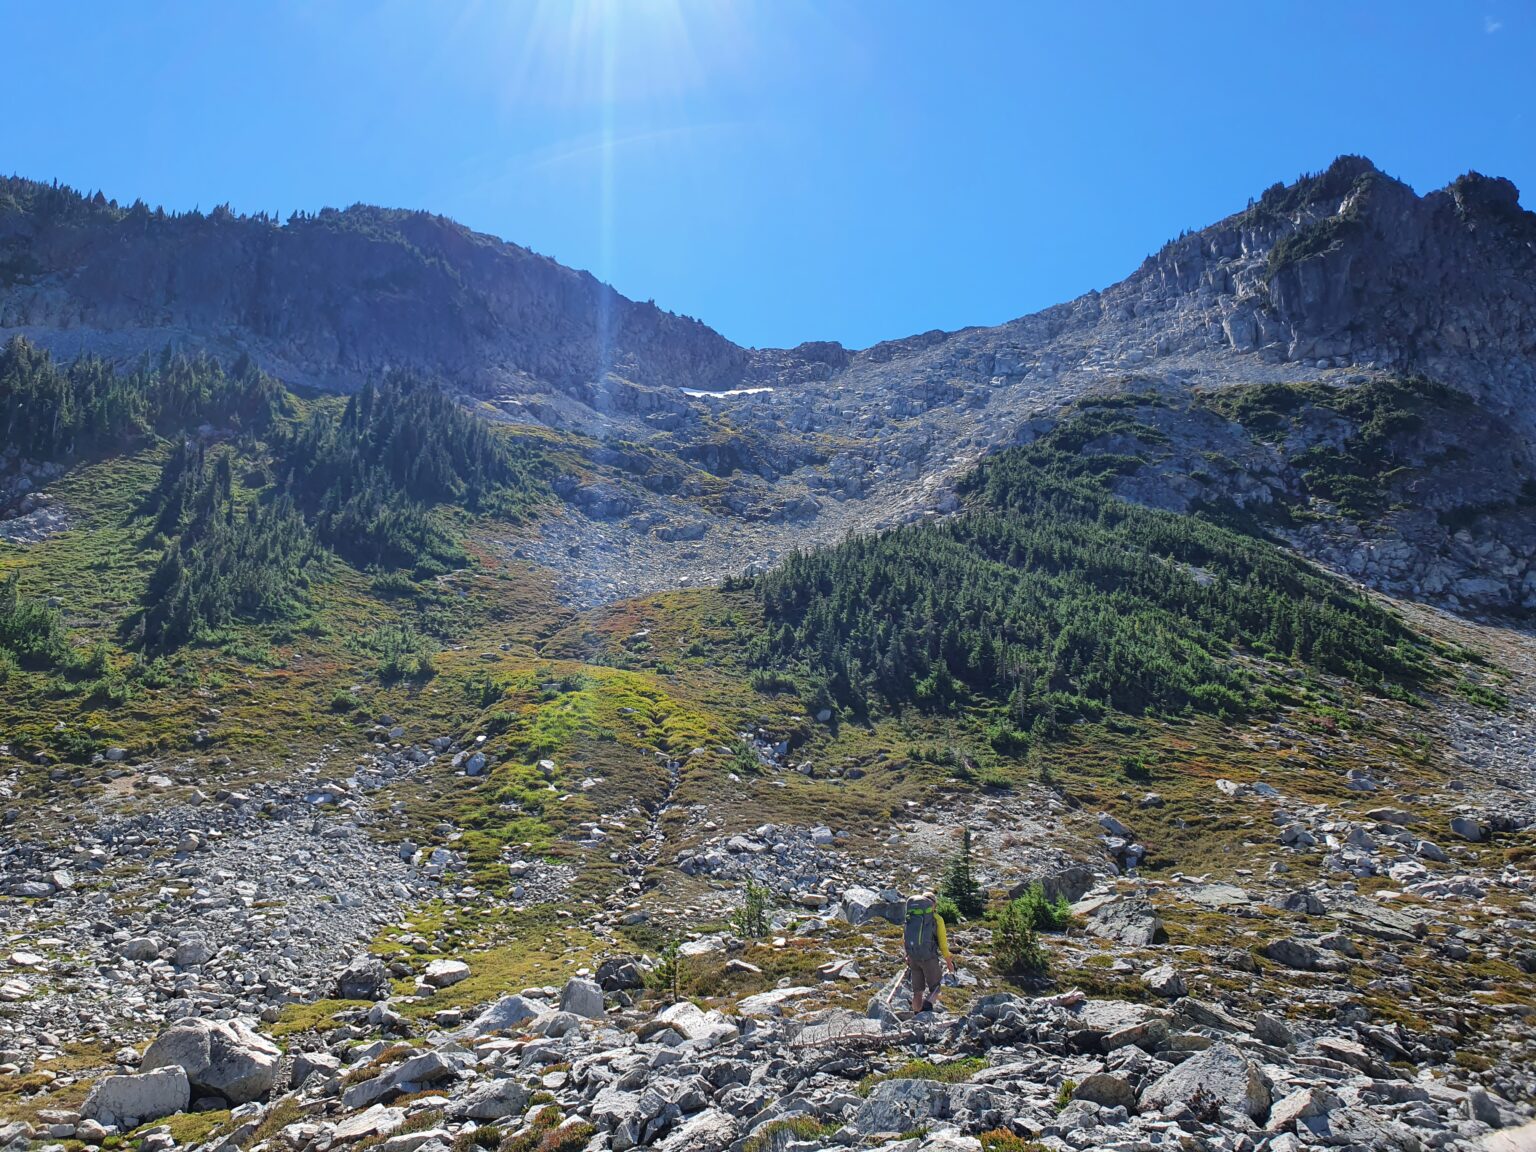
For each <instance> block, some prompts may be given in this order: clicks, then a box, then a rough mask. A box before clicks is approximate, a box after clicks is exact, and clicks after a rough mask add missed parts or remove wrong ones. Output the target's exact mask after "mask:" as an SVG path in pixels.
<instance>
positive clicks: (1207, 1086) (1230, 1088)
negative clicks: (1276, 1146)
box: [1139, 1043, 1270, 1120]
mask: <svg viewBox="0 0 1536 1152" xmlns="http://www.w3.org/2000/svg"><path fill="white" fill-rule="evenodd" d="M1203 1102H1210V1103H1214V1104H1216V1105H1218V1106H1219V1107H1221V1108H1222V1109H1224V1110H1228V1111H1234V1112H1241V1113H1243V1114H1244V1115H1246V1116H1248V1117H1250V1118H1251V1119H1254V1120H1260V1119H1262V1118H1263V1117H1264V1116H1266V1115H1267V1114H1268V1113H1269V1105H1270V1085H1269V1081H1268V1080H1267V1079H1266V1078H1265V1076H1264V1073H1263V1071H1261V1070H1260V1068H1259V1066H1258V1065H1257V1064H1255V1063H1254V1062H1253V1061H1252V1060H1250V1059H1248V1057H1247V1056H1244V1055H1243V1053H1242V1052H1241V1051H1239V1050H1238V1049H1237V1048H1235V1047H1234V1046H1232V1045H1231V1044H1227V1043H1219V1044H1213V1045H1211V1046H1210V1047H1209V1048H1207V1049H1206V1050H1205V1051H1204V1052H1197V1053H1195V1054H1194V1055H1193V1056H1191V1057H1190V1058H1189V1059H1187V1060H1185V1061H1184V1063H1182V1064H1179V1065H1178V1066H1176V1067H1175V1068H1174V1069H1173V1070H1172V1071H1170V1072H1166V1073H1164V1074H1163V1075H1162V1076H1159V1077H1158V1078H1157V1079H1156V1080H1154V1081H1153V1082H1152V1083H1151V1084H1150V1085H1148V1086H1147V1088H1146V1089H1145V1090H1144V1091H1143V1092H1142V1094H1141V1099H1140V1101H1139V1105H1140V1109H1141V1111H1143V1112H1153V1111H1160V1110H1162V1109H1164V1108H1168V1107H1169V1106H1171V1105H1174V1104H1192V1103H1203Z"/></svg>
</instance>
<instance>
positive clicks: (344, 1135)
mask: <svg viewBox="0 0 1536 1152" xmlns="http://www.w3.org/2000/svg"><path fill="white" fill-rule="evenodd" d="M404 1123H405V1110H404V1109H402V1108H386V1107H384V1105H382V1104H375V1105H374V1106H373V1107H372V1108H368V1109H366V1110H364V1111H362V1112H359V1113H357V1115H355V1116H348V1117H347V1118H346V1119H345V1120H343V1121H342V1122H341V1123H340V1124H338V1125H336V1128H335V1130H334V1131H332V1133H331V1143H332V1144H333V1145H335V1144H348V1143H351V1142H352V1141H353V1140H366V1139H367V1138H369V1137H370V1136H388V1135H390V1134H391V1133H392V1132H395V1131H397V1130H398V1129H399V1128H400V1126H401V1125H402V1124H404Z"/></svg>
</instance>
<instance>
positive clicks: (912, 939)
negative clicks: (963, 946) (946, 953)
mask: <svg viewBox="0 0 1536 1152" xmlns="http://www.w3.org/2000/svg"><path fill="white" fill-rule="evenodd" d="M901 944H902V947H903V948H904V949H905V950H906V953H907V959H908V960H913V961H916V962H918V963H922V962H924V961H928V960H937V959H938V958H939V929H938V925H936V924H935V923H934V922H933V902H932V901H930V900H921V899H918V900H908V901H907V922H906V925H905V927H904V928H903V930H902V934H901Z"/></svg>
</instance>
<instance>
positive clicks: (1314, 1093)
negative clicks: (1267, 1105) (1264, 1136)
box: [1264, 1088, 1340, 1132]
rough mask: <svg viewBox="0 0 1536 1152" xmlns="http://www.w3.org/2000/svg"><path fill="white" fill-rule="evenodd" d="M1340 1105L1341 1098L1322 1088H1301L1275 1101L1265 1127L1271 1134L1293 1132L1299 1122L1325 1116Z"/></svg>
mask: <svg viewBox="0 0 1536 1152" xmlns="http://www.w3.org/2000/svg"><path fill="white" fill-rule="evenodd" d="M1339 1105H1340V1101H1339V1098H1338V1097H1337V1096H1335V1095H1334V1094H1333V1093H1331V1092H1328V1091H1326V1090H1324V1089H1322V1088H1300V1089H1297V1090H1296V1091H1295V1092H1292V1093H1290V1095H1288V1096H1284V1097H1282V1098H1281V1099H1279V1100H1276V1101H1275V1103H1274V1106H1273V1107H1272V1108H1271V1109H1270V1110H1269V1121H1268V1123H1266V1124H1265V1125H1264V1127H1265V1130H1266V1131H1269V1132H1293V1131H1295V1129H1296V1122H1297V1121H1298V1120H1310V1119H1311V1118H1312V1117H1314V1116H1324V1115H1326V1114H1327V1113H1329V1112H1331V1111H1333V1109H1335V1108H1337V1107H1339Z"/></svg>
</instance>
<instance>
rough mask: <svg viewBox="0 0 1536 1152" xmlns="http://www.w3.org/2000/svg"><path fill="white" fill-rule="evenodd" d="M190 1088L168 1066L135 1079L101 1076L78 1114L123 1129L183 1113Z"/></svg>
mask: <svg viewBox="0 0 1536 1152" xmlns="http://www.w3.org/2000/svg"><path fill="white" fill-rule="evenodd" d="M191 1102H192V1086H191V1084H190V1083H188V1081H187V1074H186V1072H185V1071H183V1070H182V1069H181V1068H179V1067H176V1066H174V1065H173V1066H171V1067H169V1068H159V1069H156V1070H155V1071H153V1072H144V1073H140V1074H139V1075H136V1076H105V1077H103V1078H102V1079H100V1080H98V1081H96V1084H95V1085H94V1086H93V1087H92V1088H91V1091H90V1095H88V1096H87V1097H86V1098H85V1103H84V1104H83V1105H82V1106H81V1108H80V1114H81V1115H82V1116H85V1117H86V1118H88V1119H91V1120H95V1121H96V1122H97V1123H100V1124H109V1125H116V1126H117V1127H119V1128H126V1127H128V1126H129V1125H130V1124H142V1123H144V1122H145V1121H147V1120H158V1119H159V1118H160V1117H162V1116H169V1115H171V1114H172V1113H174V1112H184V1111H186V1108H187V1105H189V1104H190V1103H191Z"/></svg>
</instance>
